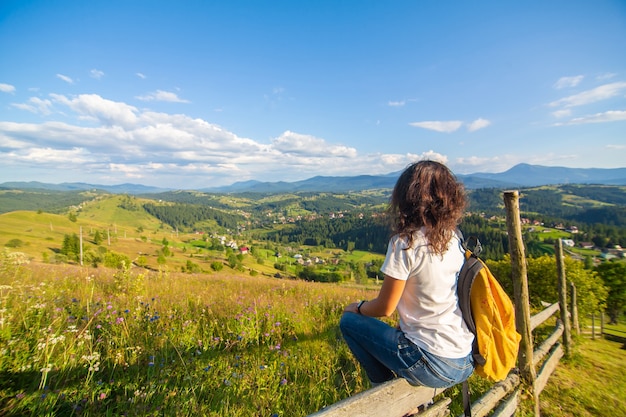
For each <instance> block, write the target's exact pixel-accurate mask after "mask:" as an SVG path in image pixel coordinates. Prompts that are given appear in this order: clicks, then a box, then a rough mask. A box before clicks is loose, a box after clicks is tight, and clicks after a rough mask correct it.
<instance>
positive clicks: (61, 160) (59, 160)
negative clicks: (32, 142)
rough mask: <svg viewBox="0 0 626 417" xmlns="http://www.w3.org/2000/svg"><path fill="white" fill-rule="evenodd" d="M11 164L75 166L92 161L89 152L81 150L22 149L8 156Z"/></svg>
mask: <svg viewBox="0 0 626 417" xmlns="http://www.w3.org/2000/svg"><path fill="white" fill-rule="evenodd" d="M9 158H11V160H12V161H13V162H28V163H35V164H37V165H39V166H41V165H47V166H55V167H59V168H60V167H64V166H75V165H78V164H84V163H87V162H91V161H93V158H92V157H91V156H90V155H89V152H88V151H87V150H85V149H82V148H71V149H54V148H31V147H28V148H24V149H22V150H20V151H14V152H11V153H10V154H9Z"/></svg>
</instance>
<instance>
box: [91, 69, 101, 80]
mask: <svg viewBox="0 0 626 417" xmlns="http://www.w3.org/2000/svg"><path fill="white" fill-rule="evenodd" d="M89 75H91V77H92V78H95V79H96V80H99V79H100V78H102V77H104V72H102V71H100V70H97V69H92V70H91V71H89Z"/></svg>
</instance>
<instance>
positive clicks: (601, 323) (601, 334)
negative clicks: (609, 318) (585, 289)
mask: <svg viewBox="0 0 626 417" xmlns="http://www.w3.org/2000/svg"><path fill="white" fill-rule="evenodd" d="M600 339H604V311H600Z"/></svg>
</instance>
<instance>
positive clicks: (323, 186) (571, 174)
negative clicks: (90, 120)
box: [0, 164, 626, 195]
mask: <svg viewBox="0 0 626 417" xmlns="http://www.w3.org/2000/svg"><path fill="white" fill-rule="evenodd" d="M399 175H400V172H393V173H390V174H385V175H357V176H352V177H326V176H317V177H312V178H309V179H306V180H302V181H294V182H285V181H278V182H261V181H243V182H236V183H234V184H232V185H228V186H224V187H213V188H203V189H199V190H197V191H203V192H211V193H245V192H254V193H287V192H302V191H305V192H306V191H308V192H338V193H341V192H349V191H363V190H369V189H381V188H393V186H394V184H395V182H396V180H397V178H398V176H399ZM457 178H458V179H459V180H460V181H462V182H463V184H465V187H466V188H467V189H476V188H500V189H502V188H526V187H538V186H541V185H556V184H598V185H626V168H564V167H546V166H541V165H529V164H519V165H516V166H514V167H513V168H511V169H509V170H508V171H505V172H501V173H495V174H494V173H475V174H467V175H457ZM0 188H1V189H40V190H41V189H43V190H50V191H82V190H92V189H97V190H103V191H107V192H110V193H113V194H134V195H139V194H154V193H159V192H165V191H171V190H172V189H169V188H159V187H149V186H145V185H138V184H119V185H96V184H86V183H62V184H46V183H42V182H5V183H2V184H0Z"/></svg>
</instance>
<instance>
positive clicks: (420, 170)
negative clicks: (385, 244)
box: [388, 160, 467, 255]
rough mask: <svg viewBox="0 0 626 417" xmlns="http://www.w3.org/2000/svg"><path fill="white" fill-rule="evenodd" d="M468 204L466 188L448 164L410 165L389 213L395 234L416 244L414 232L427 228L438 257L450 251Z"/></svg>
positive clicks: (427, 235)
mask: <svg viewBox="0 0 626 417" xmlns="http://www.w3.org/2000/svg"><path fill="white" fill-rule="evenodd" d="M466 205H467V200H466V196H465V188H464V187H463V184H461V183H460V182H459V181H457V179H456V177H455V176H454V174H453V173H452V171H450V169H448V167H446V166H445V165H443V164H441V163H439V162H435V161H428V160H425V161H419V162H415V163H413V164H411V165H409V166H408V167H407V168H406V169H405V170H404V172H402V174H400V177H399V178H398V181H397V182H396V185H395V187H394V189H393V193H392V194H391V200H390V203H389V208H388V213H389V214H390V215H391V218H392V219H393V223H394V224H393V233H394V234H399V235H400V236H402V237H405V238H406V239H407V240H408V243H409V247H411V245H412V243H413V234H414V232H416V231H418V230H420V229H421V228H422V227H424V229H425V230H424V233H425V235H426V238H427V239H428V244H429V245H430V247H431V248H432V250H433V251H434V252H435V253H437V254H440V255H441V254H443V253H444V252H445V251H446V250H447V249H448V242H449V241H450V239H451V238H452V234H453V233H454V230H455V229H456V227H457V226H458V224H459V223H460V221H461V217H462V216H463V211H464V210H465V206H466Z"/></svg>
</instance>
